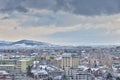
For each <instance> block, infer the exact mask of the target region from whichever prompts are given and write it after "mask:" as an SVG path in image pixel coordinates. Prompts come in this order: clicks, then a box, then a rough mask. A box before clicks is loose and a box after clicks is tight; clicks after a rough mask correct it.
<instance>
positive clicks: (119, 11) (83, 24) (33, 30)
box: [0, 0, 120, 45]
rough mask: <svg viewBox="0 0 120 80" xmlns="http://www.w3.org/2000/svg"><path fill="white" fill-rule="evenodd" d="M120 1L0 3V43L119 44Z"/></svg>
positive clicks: (14, 0) (7, 0) (27, 0)
mask: <svg viewBox="0 0 120 80" xmlns="http://www.w3.org/2000/svg"><path fill="white" fill-rule="evenodd" d="M119 26H120V1H119V0H106V1H104V0H100V1H97V0H91V1H90V0H44V1H43V0H1V1H0V40H5V41H18V40H22V39H27V40H36V41H42V42H48V43H55V44H60V45H114V44H120V37H119V35H120V27H119Z"/></svg>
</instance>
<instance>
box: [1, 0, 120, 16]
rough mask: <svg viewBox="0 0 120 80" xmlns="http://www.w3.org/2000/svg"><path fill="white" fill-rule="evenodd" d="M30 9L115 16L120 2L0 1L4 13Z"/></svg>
mask: <svg viewBox="0 0 120 80" xmlns="http://www.w3.org/2000/svg"><path fill="white" fill-rule="evenodd" d="M28 8H35V9H48V10H53V11H59V10H63V11H67V12H71V13H73V14H81V15H100V14H115V13H119V12H120V0H0V10H1V11H3V12H5V11H6V12H8V11H14V10H16V11H18V12H27V11H28Z"/></svg>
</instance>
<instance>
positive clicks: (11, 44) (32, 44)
mask: <svg viewBox="0 0 120 80" xmlns="http://www.w3.org/2000/svg"><path fill="white" fill-rule="evenodd" d="M50 46H54V45H52V44H49V43H45V42H39V41H32V40H20V41H16V42H7V41H0V47H50Z"/></svg>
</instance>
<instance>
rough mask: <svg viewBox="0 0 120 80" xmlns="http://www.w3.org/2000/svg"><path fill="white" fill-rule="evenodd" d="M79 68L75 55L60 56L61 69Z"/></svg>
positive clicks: (77, 58) (65, 54)
mask: <svg viewBox="0 0 120 80" xmlns="http://www.w3.org/2000/svg"><path fill="white" fill-rule="evenodd" d="M78 66H79V56H78V55H77V54H76V53H63V54H62V62H61V67H62V69H65V68H77V67H78Z"/></svg>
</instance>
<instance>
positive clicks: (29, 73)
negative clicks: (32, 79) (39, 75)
mask: <svg viewBox="0 0 120 80" xmlns="http://www.w3.org/2000/svg"><path fill="white" fill-rule="evenodd" d="M27 76H32V73H31V66H28V67H27Z"/></svg>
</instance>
